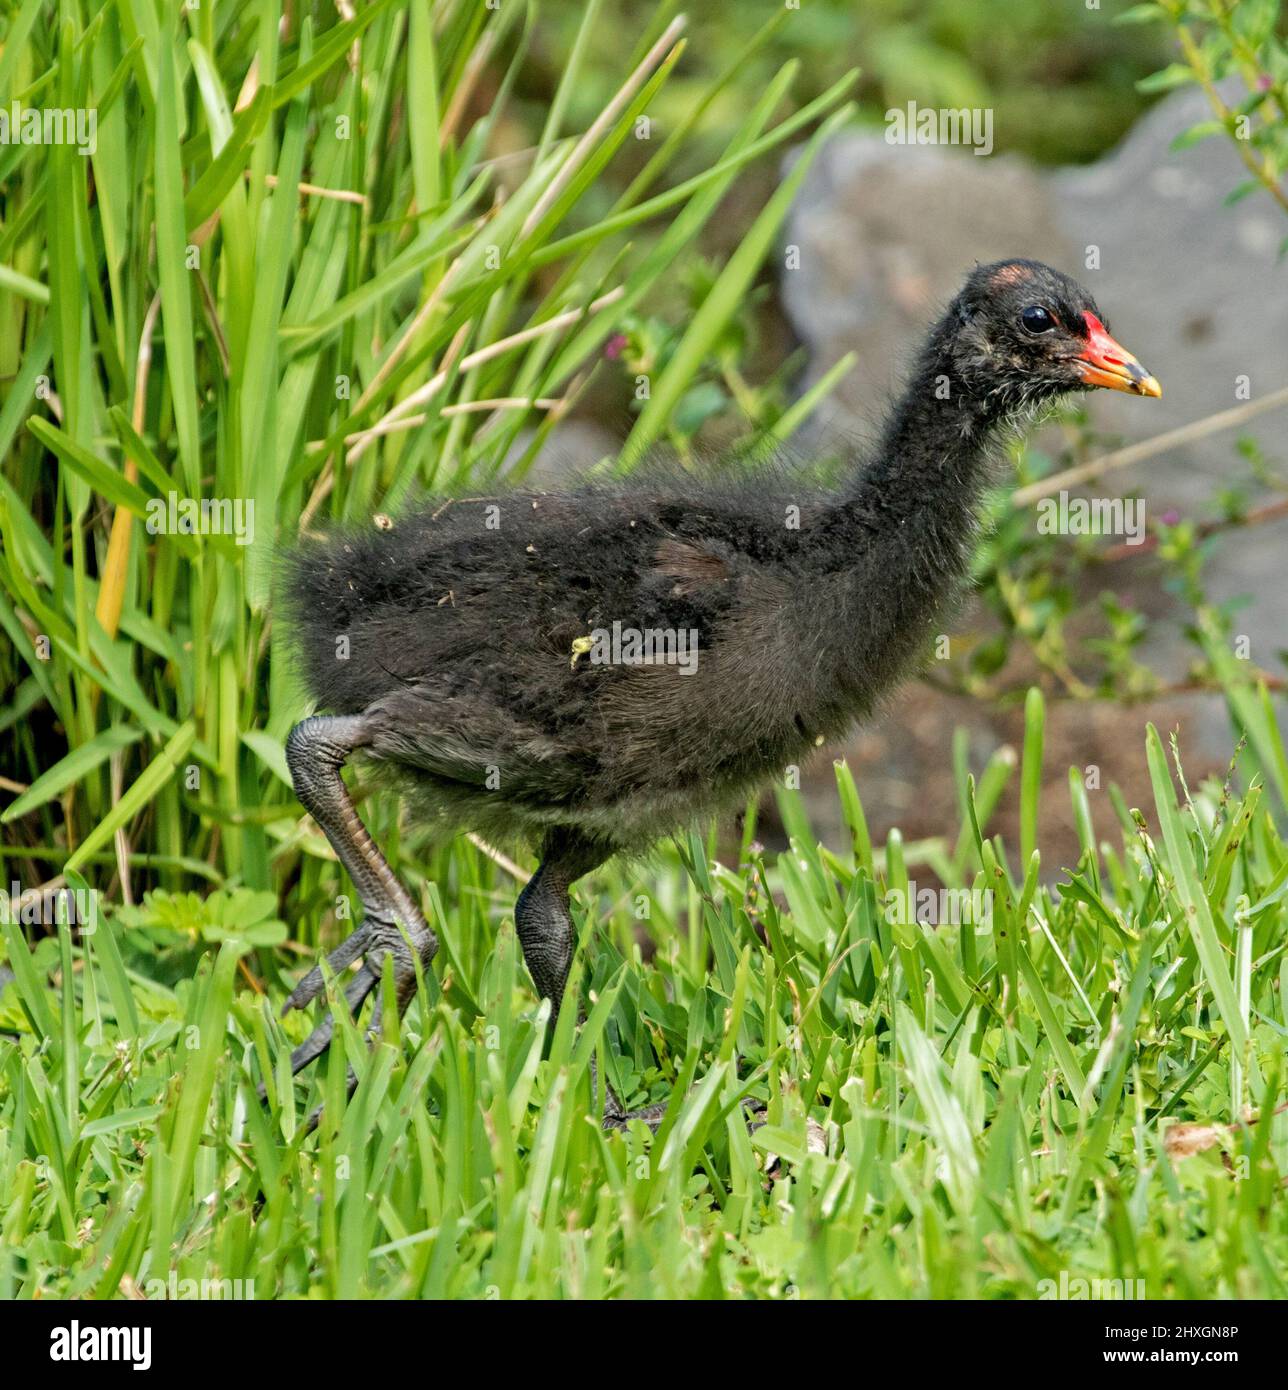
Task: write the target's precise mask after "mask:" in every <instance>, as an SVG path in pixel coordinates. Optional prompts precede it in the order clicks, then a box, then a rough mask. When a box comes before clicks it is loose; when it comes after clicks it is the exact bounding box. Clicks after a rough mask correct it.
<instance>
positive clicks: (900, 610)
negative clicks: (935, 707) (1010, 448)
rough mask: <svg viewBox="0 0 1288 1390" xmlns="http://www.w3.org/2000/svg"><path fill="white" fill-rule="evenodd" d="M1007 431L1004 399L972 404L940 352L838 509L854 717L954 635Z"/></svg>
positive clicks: (930, 357) (845, 684)
mask: <svg viewBox="0 0 1288 1390" xmlns="http://www.w3.org/2000/svg"><path fill="white" fill-rule="evenodd" d="M1003 422H1004V421H1003V418H1002V415H1001V414H1000V413H999V412H998V408H997V404H996V401H990V400H989V399H987V398H986V399H979V398H978V397H976V396H972V395H971V394H970V393H969V392H968V391H967V390H966V389H965V388H964V386H963V385H962V383H961V382H960V381H959V380H958V379H957V378H956V376H955V373H954V372H953V370H952V366H951V361H950V359H949V358H948V355H947V353H946V352H945V353H936V352H935V351H934V348H933V344H932V345H931V346H930V347H928V348H927V350H926V352H925V353H924V354H923V356H922V359H921V361H920V363H919V364H918V370H917V371H916V373H915V374H914V377H913V381H912V384H911V385H910V386H909V388H908V390H907V391H906V392H905V393H904V395H903V398H902V399H901V401H900V402H899V404H898V406H897V408H896V409H895V411H894V412H893V414H892V415H891V416H890V419H889V422H888V423H887V426H886V428H885V431H884V434H883V436H882V440H881V443H880V446H879V447H878V448H877V450H876V451H875V452H874V453H873V454H872V455H871V456H870V457H869V458H868V459H867V460H866V461H864V462H863V463H862V464H861V465H860V467H859V469H858V471H857V474H856V476H855V478H854V480H853V482H852V484H851V485H850V487H849V489H848V492H847V495H846V498H845V500H844V501H843V502H842V503H841V505H840V507H839V509H838V510H839V515H838V518H837V522H838V533H839V534H838V536H837V539H838V541H839V542H840V547H839V548H841V549H843V550H844V552H845V556H844V560H843V561H842V568H841V569H840V571H839V572H834V573H833V575H832V576H830V579H829V597H830V598H831V600H832V619H833V621H834V623H836V624H837V625H838V626H839V630H841V631H844V632H845V633H846V641H845V642H843V643H838V644H836V648H835V650H836V652H837V658H836V659H837V661H838V668H837V672H836V675H837V680H838V687H839V688H840V689H841V690H842V691H843V692H845V695H846V698H847V699H848V700H849V701H850V703H851V705H852V706H853V707H856V708H860V707H862V706H864V705H870V704H871V702H872V700H873V699H874V698H876V696H877V695H879V693H880V690H881V689H882V688H885V687H888V685H889V684H890V682H891V681H893V680H895V679H897V678H898V676H899V675H900V674H902V673H903V672H905V671H906V670H907V669H909V668H910V667H911V666H912V665H914V664H915V663H916V661H917V660H918V659H919V658H921V657H923V656H924V654H925V653H926V652H927V651H929V650H931V649H932V648H933V645H934V642H935V640H936V637H937V636H938V635H940V634H941V633H942V631H943V628H944V627H945V626H946V624H947V622H948V614H947V611H946V610H947V609H948V608H949V607H950V606H951V604H952V601H953V599H954V597H955V596H956V595H957V594H958V592H959V591H960V589H961V587H962V585H963V583H964V581H965V579H966V577H967V575H968V573H969V569H970V564H971V558H972V554H973V550H974V542H975V535H976V530H977V512H978V509H979V506H980V501H981V497H982V494H983V492H984V490H985V488H986V487H987V486H988V483H989V478H990V468H989V456H990V449H991V446H994V445H995V443H996V435H997V430H998V426H999V425H1001V424H1002V423H1003ZM991 452H993V453H996V449H995V448H992V449H991ZM834 553H835V552H834Z"/></svg>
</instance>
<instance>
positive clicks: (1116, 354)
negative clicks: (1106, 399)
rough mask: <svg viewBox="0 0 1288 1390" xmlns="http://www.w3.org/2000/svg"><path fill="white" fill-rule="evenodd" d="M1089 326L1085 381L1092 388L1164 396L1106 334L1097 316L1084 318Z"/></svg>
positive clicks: (1149, 377) (1083, 374) (1090, 315)
mask: <svg viewBox="0 0 1288 1390" xmlns="http://www.w3.org/2000/svg"><path fill="white" fill-rule="evenodd" d="M1082 317H1083V319H1084V320H1085V321H1086V325H1087V350H1086V352H1084V353H1082V354H1081V357H1082V360H1083V361H1084V362H1085V363H1086V366H1084V367H1083V369H1082V379H1083V381H1085V382H1086V383H1087V385H1088V386H1107V387H1109V389H1110V390H1111V391H1131V392H1133V393H1134V394H1135V395H1137V396H1161V395H1162V394H1163V388H1162V387H1161V386H1160V385H1159V384H1158V381H1157V380H1156V378H1154V377H1152V376H1150V374H1149V373H1148V372H1147V371H1146V370H1145V369H1144V367H1142V366H1141V365H1140V363H1139V362H1137V361H1136V359H1135V358H1134V357H1133V356H1132V355H1131V353H1130V352H1128V351H1127V349H1126V348H1125V347H1123V346H1122V344H1121V343H1117V342H1115V341H1114V339H1113V338H1111V337H1110V336H1109V334H1108V333H1106V332H1105V326H1104V324H1103V323H1101V322H1100V320H1099V319H1098V318H1097V317H1096V316H1095V314H1083V316H1082Z"/></svg>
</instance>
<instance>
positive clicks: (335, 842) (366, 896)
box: [282, 715, 438, 1072]
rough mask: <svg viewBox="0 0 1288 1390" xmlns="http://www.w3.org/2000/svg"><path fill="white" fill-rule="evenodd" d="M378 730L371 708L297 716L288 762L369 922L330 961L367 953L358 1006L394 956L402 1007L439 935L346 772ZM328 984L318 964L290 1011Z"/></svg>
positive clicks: (376, 1020) (316, 1051) (328, 1027)
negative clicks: (370, 829) (379, 843)
mask: <svg viewBox="0 0 1288 1390" xmlns="http://www.w3.org/2000/svg"><path fill="white" fill-rule="evenodd" d="M373 732H374V730H373V728H372V724H371V721H370V719H369V717H368V716H365V715H344V716H340V717H336V718H323V717H318V718H313V719H306V720H304V721H303V723H300V724H297V725H296V726H295V728H293V729H292V730H291V732H290V736H289V737H288V738H287V740H286V762H287V766H288V767H289V768H290V770H291V780H292V781H293V782H294V784H295V794H296V796H298V797H299V799H300V802H301V803H302V804H303V806H304V807H305V809H306V810H308V811H309V812H310V814H311V815H312V816H313V819H314V820H315V821H317V823H318V825H320V826H321V827H322V830H323V832H324V833H325V835H326V837H327V839H328V840H329V841H330V842H331V847H332V848H333V849H334V850H335V853H336V857H337V858H338V859H339V861H340V863H341V864H342V865H343V867H344V869H345V871H346V872H347V873H348V875H349V877H350V878H351V879H352V880H353V885H354V887H355V888H356V889H357V890H358V897H359V898H360V899H361V901H362V907H363V912H364V916H363V921H362V925H361V926H359V927H358V928H357V929H356V930H355V931H354V932H353V933H352V935H350V936H349V937H347V938H346V939H345V940H344V941H343V942H341V943H340V945H339V947H338V948H337V949H336V950H335V951H333V952H332V953H331V955H330V956H329V957H328V964H329V965H330V967H331V969H332V971H333V972H336V973H337V974H338V972H339V971H341V970H342V969H344V967H345V966H347V965H349V964H351V963H352V962H353V961H355V960H357V958H358V957H359V956H362V957H363V965H362V969H361V970H360V971H359V972H358V973H357V974H356V975H355V976H354V977H353V979H352V981H351V982H350V983H349V985H348V986H347V987H346V989H345V999H346V1002H347V1003H348V1005H349V1007H350V1009H351V1010H353V1012H354V1013H355V1014H356V1013H357V1010H358V1009H359V1008H361V1006H362V1002H363V1000H364V999H366V997H367V995H368V994H369V993H370V992H371V990H372V989H373V988H374V987H375V986H376V983H377V981H378V980H379V979H380V974H381V971H382V970H383V969H384V964H385V961H386V960H388V961H390V962H391V968H392V969H393V972H394V985H395V994H396V997H397V1000H398V1010H399V1013H401V1012H402V1010H403V1009H405V1008H406V1007H407V1004H408V1003H409V1002H410V1000H411V997H412V995H413V994H414V993H415V990H416V965H415V958H414V957H413V956H412V950H414V951H415V953H416V956H418V957H419V958H420V962H421V969H422V973H423V972H426V971H428V970H429V965H430V962H431V961H432V960H433V958H434V952H435V951H437V950H438V940H437V938H436V937H435V936H434V933H433V932H432V931H430V929H429V926H428V924H427V923H426V921H425V919H424V917H423V916H422V915H421V912H420V909H419V908H418V907H417V906H416V904H415V902H414V901H413V900H412V898H411V895H410V894H409V893H408V892H407V891H406V889H404V888H403V886H402V884H401V883H399V882H398V880H397V879H396V878H395V877H394V873H393V870H392V869H390V867H389V864H388V862H387V861H386V859H385V857H384V855H383V854H381V853H380V851H379V849H377V848H376V845H375V843H374V842H373V841H372V839H371V836H370V835H369V834H368V833H367V828H366V826H365V825H363V823H362V821H361V820H360V819H359V817H358V813H357V810H356V809H355V807H354V805H353V801H352V800H351V798H350V796H349V792H348V788H347V787H346V786H345V785H344V780H343V778H341V776H340V769H341V767H343V766H344V763H345V760H346V759H347V758H348V757H349V755H350V754H351V753H353V752H354V751H356V750H357V749H359V748H363V747H365V746H366V745H367V744H369V743H370V742H371V739H372V736H373ZM404 932H405V933H406V937H407V939H408V940H410V942H411V950H409V949H408V947H407V940H404V936H403V933H404ZM325 988H326V984H325V980H324V979H323V976H322V970H321V968H320V967H319V966H314V967H313V969H312V970H310V971H309V972H308V974H307V975H305V976H304V978H303V979H302V980H301V981H300V982H299V984H298V985H296V987H295V989H294V990H293V991H292V993H291V996H290V998H289V999H287V1001H286V1005H285V1007H284V1008H283V1010H282V1012H283V1013H287V1012H289V1011H290V1010H291V1009H301V1008H303V1007H304V1005H305V1004H307V1003H309V1002H310V1001H311V1000H313V999H317V998H319V997H321V995H322V994H323V993H324V991H325ZM334 1024H335V1020H334V1019H333V1018H332V1016H331V1015H330V1014H328V1015H327V1016H326V1018H324V1019H323V1020H322V1022H321V1023H320V1024H319V1025H318V1027H317V1028H316V1029H314V1031H313V1033H312V1034H311V1035H310V1036H309V1037H308V1038H307V1039H306V1040H305V1041H304V1042H303V1043H301V1044H300V1046H299V1047H297V1048H296V1049H295V1051H294V1052H293V1053H292V1054H291V1070H292V1072H297V1071H299V1070H300V1068H301V1067H304V1066H307V1065H308V1063H310V1062H311V1061H313V1059H314V1058H315V1057H318V1056H320V1055H321V1054H322V1053H323V1052H325V1051H326V1049H327V1048H328V1047H329V1046H330V1043H331V1035H332V1031H333V1028H334ZM379 1027H380V999H379V997H378V996H377V999H376V1006H375V1011H374V1014H373V1016H372V1020H371V1024H370V1027H369V1030H368V1033H369V1036H372V1037H374V1036H375V1035H376V1033H377V1032H378V1030H379Z"/></svg>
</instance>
